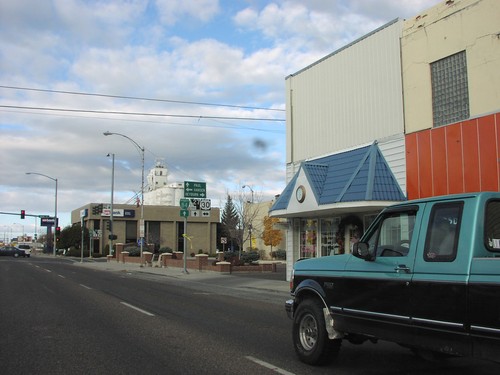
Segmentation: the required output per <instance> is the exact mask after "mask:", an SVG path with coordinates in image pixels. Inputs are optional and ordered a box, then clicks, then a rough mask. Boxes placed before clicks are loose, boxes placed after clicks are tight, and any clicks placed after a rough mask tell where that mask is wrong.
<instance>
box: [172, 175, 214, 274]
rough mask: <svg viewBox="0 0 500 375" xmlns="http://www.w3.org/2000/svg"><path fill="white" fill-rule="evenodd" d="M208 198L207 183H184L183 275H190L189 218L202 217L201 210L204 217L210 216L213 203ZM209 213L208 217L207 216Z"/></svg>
mask: <svg viewBox="0 0 500 375" xmlns="http://www.w3.org/2000/svg"><path fill="white" fill-rule="evenodd" d="M206 197H207V183H206V182H195V181H184V198H181V200H180V202H179V206H180V207H181V210H180V212H179V214H180V216H181V217H182V218H184V234H183V235H182V237H183V251H184V256H183V259H184V271H183V273H189V272H188V270H187V252H188V249H187V240H188V239H189V237H188V235H187V218H188V217H189V216H190V215H191V216H194V217H198V216H200V210H201V212H202V216H210V209H211V203H210V199H206ZM187 198H189V199H187ZM191 198H193V199H191ZM207 212H208V215H207V214H206V213H207Z"/></svg>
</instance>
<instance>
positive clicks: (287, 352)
mask: <svg viewBox="0 0 500 375" xmlns="http://www.w3.org/2000/svg"><path fill="white" fill-rule="evenodd" d="M243 279H244V278H242V277H240V276H233V275H229V276H226V277H222V278H219V277H212V278H207V280H204V281H203V282H201V281H200V280H197V281H186V280H185V279H183V280H180V279H175V278H169V277H165V276H161V275H156V274H151V273H144V272H129V271H126V272H124V271H109V270H108V271H103V270H101V269H97V268H92V267H82V266H79V265H78V264H75V263H73V262H71V261H69V260H67V259H62V258H56V259H54V258H51V257H32V258H30V259H13V258H5V257H2V258H0V302H1V305H0V330H1V331H0V332H1V335H0V373H2V374H275V373H281V374H312V373H314V374H332V373H335V374H341V375H342V374H440V375H442V374H498V373H499V370H500V366H499V365H497V364H493V363H489V362H481V361H475V360H470V359H454V360H446V361H441V362H427V361H423V360H421V359H419V358H418V357H416V356H414V355H413V354H411V352H409V351H408V350H406V349H403V348H400V347H399V346H397V345H394V344H389V343H379V344H377V345H373V344H363V345H361V346H353V345H350V344H344V345H343V348H342V350H341V353H340V356H339V359H338V360H337V361H336V362H335V363H334V364H332V365H329V366H326V367H319V368H317V367H310V366H307V365H305V364H302V363H301V362H299V361H298V360H297V359H296V357H295V355H294V352H293V348H292V345H291V339H290V329H291V322H290V321H289V320H288V319H287V318H286V316H285V313H284V308H283V301H284V299H285V298H286V297H287V294H286V293H284V292H276V291H275V292H273V291H265V290H257V289H255V290H253V289H247V290H246V289H244V288H242V287H241V286H242V285H243V281H242V280H243ZM221 281H222V283H221Z"/></svg>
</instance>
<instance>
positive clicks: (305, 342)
mask: <svg viewBox="0 0 500 375" xmlns="http://www.w3.org/2000/svg"><path fill="white" fill-rule="evenodd" d="M299 337H300V344H301V345H302V347H303V348H304V349H305V350H307V351H309V350H312V349H314V347H315V346H316V342H317V341H318V324H317V322H316V319H314V316H312V314H306V315H305V316H304V317H303V318H302V320H301V321H300V325H299Z"/></svg>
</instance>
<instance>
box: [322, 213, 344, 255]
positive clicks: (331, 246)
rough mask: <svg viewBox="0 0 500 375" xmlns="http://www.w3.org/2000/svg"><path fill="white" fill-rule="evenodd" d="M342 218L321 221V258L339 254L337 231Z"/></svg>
mask: <svg viewBox="0 0 500 375" xmlns="http://www.w3.org/2000/svg"><path fill="white" fill-rule="evenodd" d="M339 223H340V218H331V219H321V256H322V257H324V256H328V255H336V254H338V253H339V245H338V244H337V235H336V233H337V231H338V228H339Z"/></svg>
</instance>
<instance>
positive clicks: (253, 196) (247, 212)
mask: <svg viewBox="0 0 500 375" xmlns="http://www.w3.org/2000/svg"><path fill="white" fill-rule="evenodd" d="M246 186H248V185H246ZM238 198H239V202H238V203H239V204H238V208H239V215H240V217H241V224H242V227H243V230H242V231H241V236H240V238H239V240H240V242H241V247H242V248H243V244H245V243H246V242H247V241H248V242H249V243H250V246H248V249H250V250H255V249H253V244H252V238H255V237H258V236H260V233H261V232H262V220H256V219H257V217H259V214H260V209H261V205H260V202H261V201H262V196H261V194H259V193H256V192H254V191H253V190H252V189H251V188H250V193H246V191H245V190H244V189H243V187H242V190H241V191H240V193H239V197H238Z"/></svg>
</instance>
